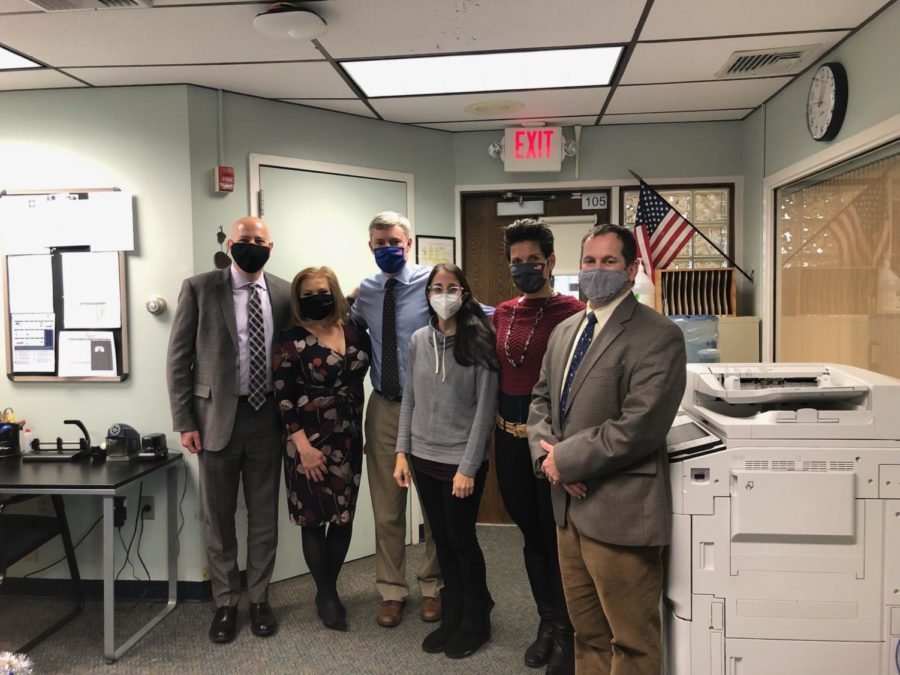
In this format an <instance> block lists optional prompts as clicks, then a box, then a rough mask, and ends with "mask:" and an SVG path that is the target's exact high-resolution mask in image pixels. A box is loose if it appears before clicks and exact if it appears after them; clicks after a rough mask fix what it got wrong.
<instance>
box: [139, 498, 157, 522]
mask: <svg viewBox="0 0 900 675" xmlns="http://www.w3.org/2000/svg"><path fill="white" fill-rule="evenodd" d="M141 518H143V519H144V520H153V519H154V518H156V499H155V498H153V497H141Z"/></svg>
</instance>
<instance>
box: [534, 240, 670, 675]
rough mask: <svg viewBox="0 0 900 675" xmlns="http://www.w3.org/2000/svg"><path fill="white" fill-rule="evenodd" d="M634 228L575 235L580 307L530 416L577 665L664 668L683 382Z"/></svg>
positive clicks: (551, 355) (555, 343) (583, 668)
mask: <svg viewBox="0 0 900 675" xmlns="http://www.w3.org/2000/svg"><path fill="white" fill-rule="evenodd" d="M635 258H636V247H635V242H634V237H633V235H632V234H631V232H630V231H629V230H626V229H625V228H622V227H619V226H617V225H602V226H599V227H596V228H594V229H593V230H592V231H591V232H590V233H588V235H587V236H586V237H585V239H584V241H583V242H582V257H581V274H580V275H579V285H580V286H581V290H582V292H583V293H584V295H585V296H586V297H587V298H588V300H589V305H588V309H587V312H586V313H579V314H576V315H574V316H572V317H570V318H569V319H566V320H565V321H563V322H562V323H560V324H559V325H558V326H557V327H556V329H555V330H554V332H553V334H552V335H551V337H550V342H549V344H548V346H547V351H546V353H545V355H544V361H543V365H542V368H541V377H540V380H538V383H537V384H536V385H535V388H534V391H533V399H532V403H531V409H530V411H529V416H528V439H529V444H530V446H531V454H532V458H533V459H534V461H535V470H536V472H538V473H539V475H540V474H543V475H544V476H545V477H546V478H547V479H548V480H549V481H550V483H551V484H552V485H553V488H552V491H551V492H552V499H553V513H554V518H555V520H556V525H557V536H558V539H559V558H560V569H561V571H562V579H563V587H564V589H565V594H566V604H567V606H568V608H569V616H570V617H571V619H572V625H573V626H574V627H575V669H576V672H578V673H591V674H594V673H648V674H649V673H657V674H658V673H659V672H660V668H661V665H662V664H661V647H662V645H661V635H660V616H659V601H660V595H661V592H662V583H663V568H662V559H661V553H662V547H663V546H666V545H667V544H668V543H669V539H670V531H671V495H670V488H669V479H668V466H669V465H668V458H667V455H666V443H665V438H666V433H667V432H668V430H669V427H670V426H671V423H672V420H673V419H674V417H675V413H676V411H677V410H678V404H679V402H680V401H681V396H682V394H683V392H684V387H685V362H686V358H685V347H684V338H683V337H682V333H681V331H680V330H679V329H678V327H677V326H676V325H675V324H674V323H672V322H671V321H669V320H668V319H666V318H665V317H662V316H660V315H659V314H657V313H656V312H654V311H653V310H652V309H650V308H648V307H645V306H643V305H640V304H638V303H637V301H636V300H635V298H634V295H633V294H632V292H631V288H632V286H633V285H634V278H635V275H636V274H637V265H639V264H640V262H639V261H637V260H636V259H635Z"/></svg>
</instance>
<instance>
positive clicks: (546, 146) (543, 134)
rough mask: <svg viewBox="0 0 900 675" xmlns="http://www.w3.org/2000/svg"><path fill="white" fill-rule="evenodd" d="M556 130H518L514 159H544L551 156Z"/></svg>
mask: <svg viewBox="0 0 900 675" xmlns="http://www.w3.org/2000/svg"><path fill="white" fill-rule="evenodd" d="M555 133H556V129H535V130H533V131H532V130H530V129H519V130H517V131H516V139H515V140H516V143H515V145H516V153H515V156H516V159H545V158H547V157H550V156H551V155H552V154H553V150H552V148H553V136H554V134H555Z"/></svg>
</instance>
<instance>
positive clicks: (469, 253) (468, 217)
mask: <svg viewBox="0 0 900 675" xmlns="http://www.w3.org/2000/svg"><path fill="white" fill-rule="evenodd" d="M591 192H605V193H607V200H606V203H607V208H606V209H604V210H589V211H585V210H583V209H582V208H581V198H580V196H577V195H578V193H577V192H576V193H573V191H572V190H566V191H541V192H540V193H534V192H533V193H525V192H523V193H518V192H517V193H516V194H517V195H518V194H522V195H523V196H525V197H526V198H527V199H529V200H533V199H541V200H543V201H544V215H545V216H580V215H591V216H592V215H596V216H597V223H599V224H603V223H608V222H609V214H610V211H609V204H610V200H609V190H608V189H607V190H599V189H598V190H591ZM573 194H574V195H576V196H573ZM500 201H504V197H503V195H502V193H499V192H490V193H466V194H464V195H463V196H462V205H461V206H462V208H461V214H462V223H461V225H462V268H463V270H464V271H465V273H466V276H467V277H468V279H469V283H470V284H471V285H472V292H473V293H474V294H475V297H476V298H478V300H479V301H480V302H482V303H483V304H485V305H493V306H496V305H499V304H500V303H501V302H503V301H504V300H509V299H510V298H514V297H516V296H517V295H520V292H519V290H518V289H517V288H516V287H515V285H514V284H513V282H512V279H511V278H510V276H509V264H508V263H507V262H506V256H505V255H504V253H503V228H504V227H506V226H507V225H509V224H510V223H512V222H513V221H514V220H517V219H518V218H536V217H538V216H498V215H497V203H498V202H500ZM493 455H494V449H493V442H492V444H491V463H490V469H489V471H488V477H487V483H486V484H485V487H484V496H483V497H482V499H481V508H480V510H479V512H478V522H480V523H512V519H511V518H510V516H509V514H508V513H507V512H506V508H505V507H504V506H503V500H502V498H501V497H500V488H499V487H498V485H497V475H496V473H495V472H494V467H495V464H496V463H495V461H494V456H493Z"/></svg>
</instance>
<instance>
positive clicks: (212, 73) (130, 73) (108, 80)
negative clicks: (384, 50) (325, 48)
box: [66, 62, 353, 98]
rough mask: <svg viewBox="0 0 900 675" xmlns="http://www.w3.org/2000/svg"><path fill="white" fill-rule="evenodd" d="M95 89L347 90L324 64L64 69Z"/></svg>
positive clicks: (312, 94)
mask: <svg viewBox="0 0 900 675" xmlns="http://www.w3.org/2000/svg"><path fill="white" fill-rule="evenodd" d="M66 72H69V73H71V74H72V75H75V76H76V77H79V78H81V79H82V80H85V81H86V82H90V83H91V84H94V85H98V86H114V85H124V84H197V85H200V86H203V87H212V88H213V89H227V90H229V91H235V92H239V93H242V94H250V95H252V96H262V97H265V98H346V97H351V96H353V92H352V91H351V89H350V87H348V86H347V84H346V83H345V82H344V81H343V80H342V79H341V77H340V76H339V75H338V74H337V72H336V71H335V70H334V68H332V67H331V66H330V65H329V64H327V63H322V62H319V63H261V64H232V65H223V66H146V67H125V68H67V69H66Z"/></svg>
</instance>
